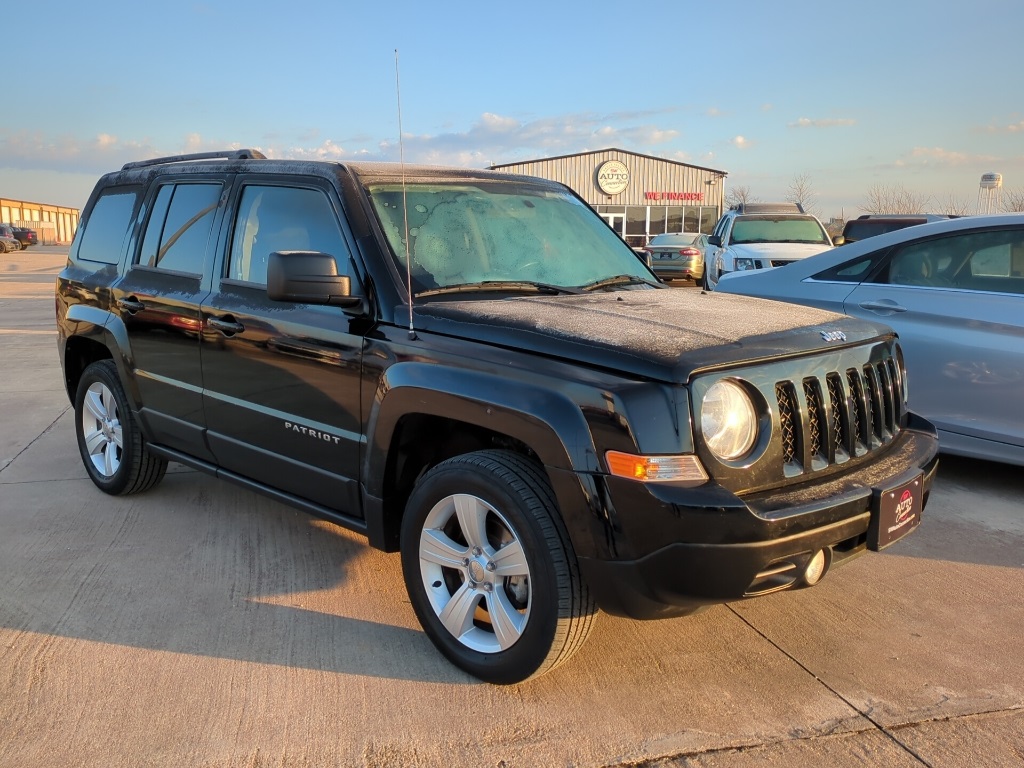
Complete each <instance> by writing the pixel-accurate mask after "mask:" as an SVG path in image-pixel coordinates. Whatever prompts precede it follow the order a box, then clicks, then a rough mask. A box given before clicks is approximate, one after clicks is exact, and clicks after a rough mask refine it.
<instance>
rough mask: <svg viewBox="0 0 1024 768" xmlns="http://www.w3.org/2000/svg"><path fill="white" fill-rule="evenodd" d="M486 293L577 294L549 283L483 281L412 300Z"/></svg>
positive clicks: (433, 290) (423, 293)
mask: <svg viewBox="0 0 1024 768" xmlns="http://www.w3.org/2000/svg"><path fill="white" fill-rule="evenodd" d="M487 291H506V292H507V291H525V292H527V293H547V294H552V295H553V294H559V293H579V291H578V290H576V289H575V288H566V287H565V286H563V285H550V284H549V283H537V282H534V281H532V280H483V281H481V282H479V283H459V284H458V285H445V286H442V287H440V288H431V289H430V290H428V291H420V292H419V293H417V294H416V295H415V296H414V298H417V299H418V298H421V297H423V296H440V295H441V294H443V293H483V292H487Z"/></svg>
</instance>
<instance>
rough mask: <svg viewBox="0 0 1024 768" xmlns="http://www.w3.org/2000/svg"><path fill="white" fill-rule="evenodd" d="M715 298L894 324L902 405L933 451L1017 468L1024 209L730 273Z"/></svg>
mask: <svg viewBox="0 0 1024 768" xmlns="http://www.w3.org/2000/svg"><path fill="white" fill-rule="evenodd" d="M716 291H718V292H722V293H740V294H746V295H749V296H760V297H763V298H768V299H777V300H779V301H787V302H792V303H796V304H806V305H811V306H815V307H821V308H824V309H831V310H833V311H835V312H841V313H844V314H847V315H853V316H856V317H863V318H868V319H871V320H877V321H881V322H884V323H886V324H888V325H890V326H892V327H893V328H894V329H895V330H896V331H897V333H898V334H899V336H900V342H901V344H902V346H903V352H904V356H905V358H906V365H907V372H908V378H909V383H910V407H911V409H913V410H914V411H916V412H918V413H920V414H921V415H922V416H924V417H925V418H927V419H929V420H931V421H932V422H933V423H934V424H935V426H936V427H937V428H938V430H939V442H940V445H941V449H942V450H943V451H944V452H946V453H952V454H959V455H962V456H971V457H974V458H980V459H990V460H994V461H1002V462H1007V463H1010V464H1019V465H1022V466H1024V214H1005V215H997V216H971V217H965V218H961V219H953V220H950V221H941V222H936V223H931V224H921V225H919V226H916V227H910V228H908V229H903V230H900V231H898V232H892V233H890V234H885V235H878V236H876V237H872V238H870V239H867V240H863V241H860V242H856V243H853V244H851V245H847V246H844V247H842V248H838V249H835V250H832V251H827V252H825V253H822V254H819V255H817V256H812V257H810V258H807V259H804V260H803V261H798V262H794V263H792V264H788V265H786V266H784V267H779V268H777V269H768V270H763V271H753V272H738V273H735V274H734V275H729V276H728V277H727V278H724V279H722V280H721V281H720V282H719V283H718V286H717V288H716Z"/></svg>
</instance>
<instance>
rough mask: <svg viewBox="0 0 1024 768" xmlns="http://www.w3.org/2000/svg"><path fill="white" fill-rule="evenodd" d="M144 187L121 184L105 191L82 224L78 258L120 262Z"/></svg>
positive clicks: (101, 261) (107, 262) (103, 262)
mask: <svg viewBox="0 0 1024 768" xmlns="http://www.w3.org/2000/svg"><path fill="white" fill-rule="evenodd" d="M141 191H142V190H141V188H134V189H130V188H125V187H120V188H116V189H111V190H109V191H106V192H103V193H101V194H100V196H99V197H98V198H97V199H96V204H95V205H94V206H93V208H92V211H90V212H89V218H88V219H86V221H85V223H84V225H83V226H82V228H81V230H80V232H81V239H80V240H79V242H78V251H77V258H78V259H80V260H83V261H95V262H99V263H100V264H117V263H118V262H120V261H121V254H122V253H123V251H124V239H125V235H127V234H128V229H129V227H130V226H131V222H132V214H133V213H134V211H135V205H136V203H138V200H139V195H140V194H141Z"/></svg>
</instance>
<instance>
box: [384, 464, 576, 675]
mask: <svg viewBox="0 0 1024 768" xmlns="http://www.w3.org/2000/svg"><path fill="white" fill-rule="evenodd" d="M401 542H402V543H401V549H402V570H403V573H404V575H405V583H406V588H407V589H408V591H409V597H410V599H411V601H412V605H413V609H414V610H415V611H416V615H417V617H418V618H419V621H420V624H421V625H422V626H423V629H424V631H425V632H426V633H427V635H428V637H430V639H431V640H432V641H433V643H434V644H435V645H436V646H437V648H438V649H439V650H440V651H441V652H442V653H443V654H444V655H445V656H446V657H447V658H448V659H449V660H450V661H451V662H452V663H454V664H455V665H456V666H458V667H459V668H461V669H463V670H464V671H466V672H468V673H469V674H471V675H474V676H475V677H478V678H480V679H481V680H484V681H486V682H490V683H498V684H509V683H518V682H521V681H523V680H526V679H529V678H531V677H537V676H539V675H541V674H543V673H544V672H547V671H549V670H551V669H553V668H554V667H556V666H557V665H558V664H560V663H562V662H563V661H565V660H566V659H568V658H569V657H570V656H572V654H573V653H575V652H576V651H577V650H578V649H579V648H580V647H581V646H582V645H583V642H584V641H585V640H586V638H587V636H588V635H589V633H590V630H591V627H592V625H593V621H594V615H595V613H596V609H595V607H594V603H593V601H592V600H591V598H590V596H589V592H588V591H587V589H586V587H585V585H584V584H583V582H582V580H581V579H580V576H579V568H578V565H577V562H576V556H575V554H574V553H573V551H572V546H571V544H570V543H569V539H568V536H567V534H566V531H565V528H564V526H563V524H562V522H561V518H560V516H559V513H558V509H557V506H556V503H555V499H554V494H553V492H552V490H551V486H550V485H549V483H548V481H547V478H546V477H545V475H544V473H543V471H542V470H541V468H540V467H539V466H537V465H536V464H535V463H534V462H532V461H530V460H528V459H526V458H524V457H522V456H519V455H518V454H514V453H510V452H506V451H480V452H477V453H470V454H465V455H462V456H457V457H455V458H452V459H449V460H448V461H445V462H443V463H441V464H439V465H437V466H436V467H434V468H433V469H431V470H430V471H429V472H427V473H426V475H424V476H423V478H422V479H421V480H420V482H419V483H418V484H417V486H416V488H415V489H414V491H413V493H412V496H411V497H410V499H409V504H408V506H407V508H406V513H405V517H404V519H403V521H402V540H401Z"/></svg>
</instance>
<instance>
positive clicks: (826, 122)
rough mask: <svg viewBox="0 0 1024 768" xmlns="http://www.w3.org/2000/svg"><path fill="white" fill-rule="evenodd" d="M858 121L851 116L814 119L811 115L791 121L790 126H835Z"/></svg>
mask: <svg viewBox="0 0 1024 768" xmlns="http://www.w3.org/2000/svg"><path fill="white" fill-rule="evenodd" d="M856 123H857V121H856V120H854V119H853V118H850V117H831V118H824V119H820V120H812V119H811V118H809V117H801V118H800V119H799V120H797V121H796V122H795V123H790V124H789V127H790V128H835V127H837V126H844V125H856Z"/></svg>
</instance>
